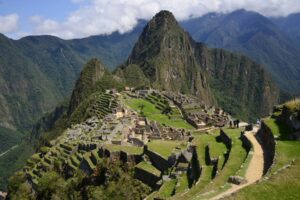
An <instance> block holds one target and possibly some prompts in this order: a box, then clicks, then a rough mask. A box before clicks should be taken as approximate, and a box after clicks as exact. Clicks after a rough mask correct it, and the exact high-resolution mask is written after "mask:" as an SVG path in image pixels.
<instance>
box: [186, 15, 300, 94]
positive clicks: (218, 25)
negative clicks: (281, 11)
mask: <svg viewBox="0 0 300 200" xmlns="http://www.w3.org/2000/svg"><path fill="white" fill-rule="evenodd" d="M181 24H182V26H183V27H184V28H185V29H186V30H187V31H188V32H189V33H190V34H191V36H192V37H193V38H194V39H195V40H196V41H201V42H204V43H207V44H208V45H209V46H211V47H216V48H224V49H228V50H230V51H234V52H238V53H242V54H244V55H247V56H249V57H250V58H252V59H254V60H255V61H257V62H258V63H260V64H262V65H263V66H264V67H265V68H266V69H267V70H268V71H269V72H270V73H271V74H272V76H273V78H274V80H275V81H276V82H277V83H278V85H279V86H280V87H281V88H282V89H285V90H287V91H289V92H292V93H296V92H297V91H298V90H299V88H300V81H299V80H300V79H299V77H300V58H299V54H300V48H298V47H297V46H296V45H294V44H293V42H292V40H291V39H290V38H289V37H288V36H287V35H286V34H285V33H284V32H282V31H281V30H280V28H278V27H277V26H276V25H275V24H273V23H272V22H271V21H270V20H269V19H268V18H266V17H264V16H262V15H260V14H258V13H255V12H248V11H245V10H237V11H234V12H232V13H229V14H217V13H210V14H207V15H204V16H202V17H199V18H195V19H191V20H188V21H185V22H182V23H181Z"/></svg>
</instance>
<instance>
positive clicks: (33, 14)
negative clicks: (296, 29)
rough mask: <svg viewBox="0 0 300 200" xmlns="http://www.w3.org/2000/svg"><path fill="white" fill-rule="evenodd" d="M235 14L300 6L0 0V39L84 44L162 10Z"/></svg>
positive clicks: (180, 16) (233, 0) (220, 0)
mask: <svg viewBox="0 0 300 200" xmlns="http://www.w3.org/2000/svg"><path fill="white" fill-rule="evenodd" d="M237 9H246V10H250V11H256V12H259V13H261V14H263V15H265V16H273V17H279V16H287V15H289V14H291V13H296V12H300V0H0V33H3V34H5V35H6V36H8V37H10V38H13V39H19V38H21V37H24V36H27V35H54V36H58V37H61V38H63V39H73V38H83V37H87V36H90V35H98V34H110V33H112V32H114V31H118V32H120V33H124V32H128V31H130V30H132V29H133V28H134V26H135V25H136V24H137V22H138V20H139V19H146V20H148V19H150V18H151V17H153V16H154V15H155V13H157V12H159V11H160V10H169V11H171V12H172V13H173V14H174V15H175V17H176V18H177V20H186V19H189V18H194V17H199V16H202V15H204V14H207V13H209V12H221V13H227V12H231V11H234V10H237Z"/></svg>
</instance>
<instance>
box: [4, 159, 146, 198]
mask: <svg viewBox="0 0 300 200" xmlns="http://www.w3.org/2000/svg"><path fill="white" fill-rule="evenodd" d="M38 182H39V184H38V185H37V187H36V191H37V194H33V193H32V192H31V190H30V187H29V185H28V184H29V183H28V182H25V176H24V174H23V173H22V172H19V173H17V174H15V175H14V176H12V177H11V178H10V179H9V188H8V190H9V192H10V193H11V194H12V195H11V196H10V198H11V199H12V200H17V199H95V200H97V199H99V200H100V199H101V200H104V199H107V200H108V199H124V200H125V199H127V200H129V199H130V200H131V199H143V198H145V197H146V196H147V194H149V193H150V188H148V187H147V186H145V185H144V184H142V183H141V182H139V181H137V180H135V179H133V171H132V168H131V167H130V166H127V165H124V164H121V163H118V162H111V161H109V160H104V161H103V162H101V163H99V165H98V166H97V170H96V172H95V173H94V174H93V175H92V176H87V175H85V174H84V173H83V172H80V171H78V172H77V174H76V175H75V176H74V177H72V178H69V179H65V178H64V177H63V176H61V175H60V174H59V173H57V172H55V171H49V172H46V173H45V174H44V175H43V176H42V178H39V180H38Z"/></svg>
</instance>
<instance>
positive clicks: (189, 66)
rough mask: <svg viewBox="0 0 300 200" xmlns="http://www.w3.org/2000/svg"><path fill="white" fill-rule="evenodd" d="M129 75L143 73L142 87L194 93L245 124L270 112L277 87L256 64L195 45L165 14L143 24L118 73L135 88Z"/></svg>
mask: <svg viewBox="0 0 300 200" xmlns="http://www.w3.org/2000/svg"><path fill="white" fill-rule="evenodd" d="M131 68H134V70H133V69H131ZM130 69H131V70H130ZM120 71H122V72H120ZM130 71H131V72H132V71H134V74H136V75H137V74H139V76H141V74H142V76H144V77H145V78H144V79H145V81H144V83H145V85H147V84H150V85H151V86H152V87H154V88H158V89H162V90H170V91H178V92H182V93H186V94H193V95H196V96H198V97H199V98H200V100H202V101H203V102H204V103H207V104H214V103H216V104H218V105H219V106H221V107H223V108H224V109H225V110H226V111H227V112H231V113H232V114H234V115H236V116H238V117H241V118H242V119H245V120H249V119H252V120H254V119H255V118H256V117H259V116H261V115H265V114H268V113H269V112H270V111H271V109H272V106H273V105H274V104H276V103H277V102H278V100H279V89H278V88H277V86H276V85H275V84H274V83H273V81H272V80H271V78H270V76H269V75H268V74H267V73H266V72H265V71H264V70H263V68H262V67H261V66H260V65H259V64H257V63H255V62H253V61H252V60H250V59H249V58H247V57H245V56H242V55H237V54H233V53H230V52H227V51H224V50H221V49H210V48H208V47H206V45H204V44H201V43H196V42H195V41H193V39H191V37H190V36H189V34H188V33H186V32H185V31H184V30H183V29H182V28H181V27H180V26H179V25H178V23H177V22H176V20H175V18H174V16H173V15H172V13H170V12H168V11H161V12H159V13H158V14H156V15H155V16H154V17H153V19H152V20H151V21H150V22H149V23H148V24H147V25H146V27H145V28H144V30H143V32H142V34H141V36H140V37H139V40H138V42H137V43H136V45H135V46H134V49H133V51H132V53H131V55H130V56H129V58H128V60H127V62H126V63H125V64H124V65H123V66H122V67H120V68H119V69H118V70H117V73H116V74H121V75H122V77H123V78H124V79H125V80H126V81H125V82H126V83H127V84H131V85H133V86H136V82H135V81H134V79H132V76H133V75H132V73H127V72H130ZM138 82H139V84H141V81H138Z"/></svg>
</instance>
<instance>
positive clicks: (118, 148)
mask: <svg viewBox="0 0 300 200" xmlns="http://www.w3.org/2000/svg"><path fill="white" fill-rule="evenodd" d="M104 147H105V148H107V149H109V150H111V151H125V152H127V153H129V154H142V153H143V148H140V147H134V146H125V145H114V144H105V145H104Z"/></svg>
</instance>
